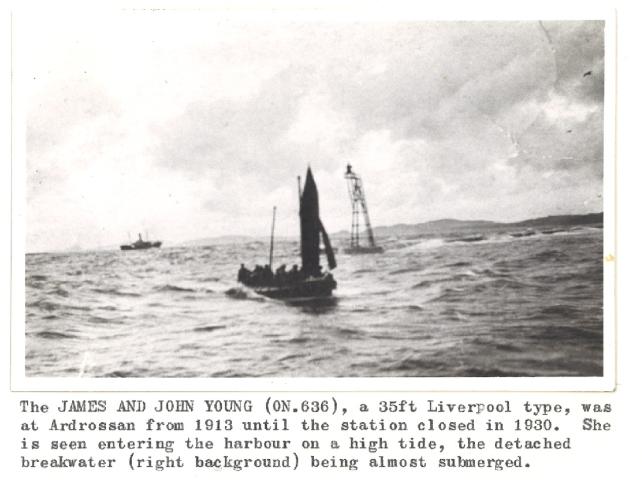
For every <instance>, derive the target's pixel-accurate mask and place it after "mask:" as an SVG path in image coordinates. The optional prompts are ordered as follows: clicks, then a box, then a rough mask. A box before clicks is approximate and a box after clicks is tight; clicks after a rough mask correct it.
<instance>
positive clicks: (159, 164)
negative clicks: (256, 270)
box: [17, 11, 604, 251]
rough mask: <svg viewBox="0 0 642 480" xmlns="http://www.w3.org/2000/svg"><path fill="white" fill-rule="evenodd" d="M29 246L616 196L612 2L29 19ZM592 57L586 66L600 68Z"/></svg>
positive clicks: (502, 215)
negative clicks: (359, 212) (345, 16)
mask: <svg viewBox="0 0 642 480" xmlns="http://www.w3.org/2000/svg"><path fill="white" fill-rule="evenodd" d="M20 28H21V33H22V34H23V38H26V39H28V40H25V41H23V42H22V43H20V44H19V45H18V47H19V48H18V49H17V52H18V54H19V55H20V59H21V62H22V65H23V68H24V71H23V72H22V73H23V74H24V77H25V78H26V84H25V85H23V89H24V91H25V93H26V94H27V100H28V103H27V132H26V135H27V136H26V141H27V150H26V151H27V251H45V250H56V249H64V248H69V247H72V246H75V247H92V246H98V245H109V244H118V243H123V242H124V241H126V240H127V233H128V232H131V234H132V237H133V236H134V234H135V233H136V232H138V231H148V232H149V234H150V237H154V238H158V239H161V240H164V241H166V242H171V243H174V242H181V241H185V240H189V239H195V238H201V237H208V236H217V235H227V234H246V235H267V234H269V226H270V221H271V210H272V206H273V205H276V206H277V208H278V213H277V234H279V235H296V234H297V233H298V223H297V222H298V218H297V196H296V191H297V190H296V188H297V186H296V176H297V175H303V174H304V173H305V169H306V167H307V166H308V165H310V166H311V167H312V170H313V172H314V175H315V177H316V180H317V185H318V188H319V196H320V208H321V216H322V218H323V221H324V223H325V225H326V228H327V229H328V231H331V232H332V231H338V230H342V229H348V228H349V226H350V205H349V201H348V195H347V189H346V185H345V180H344V179H343V171H344V169H345V165H346V163H347V162H350V163H351V164H352V165H353V167H354V170H355V171H357V172H358V173H360V174H361V175H362V177H363V180H364V183H365V191H366V194H367V199H368V203H369V207H370V211H371V217H372V221H373V223H374V224H375V225H389V224H394V223H400V222H406V223H415V222H423V221H427V220H435V219H440V218H459V219H488V220H497V221H512V220H521V219H526V218H531V217H537V216H544V215H554V214H565V213H587V212H597V211H601V210H602V198H601V194H602V173H603V168H602V158H603V154H602V150H603V113H604V108H603V105H604V102H603V96H604V95H603V83H604V41H603V23H602V22H543V23H540V22H510V23H506V22H502V23H488V22H475V23H470V22H435V23H430V22H413V23H385V22H377V23H349V22H343V23H327V22H326V23H307V22H300V23H290V22H283V21H280V22H265V21H254V22H247V21H240V20H238V19H237V20H229V19H227V20H222V19H221V18H220V17H216V16H215V15H210V14H206V13H177V12H149V11H147V12H129V13H123V14H121V15H118V16H113V17H111V16H110V17H107V18H104V17H103V18H97V19H94V20H92V19H87V18H84V19H82V21H80V20H78V21H74V19H71V20H70V21H69V23H67V24H64V25H63V24H60V23H58V22H48V21H47V19H46V18H43V19H41V20H40V21H39V23H34V22H24V21H23V24H22V25H21V26H20ZM589 72H590V73H589Z"/></svg>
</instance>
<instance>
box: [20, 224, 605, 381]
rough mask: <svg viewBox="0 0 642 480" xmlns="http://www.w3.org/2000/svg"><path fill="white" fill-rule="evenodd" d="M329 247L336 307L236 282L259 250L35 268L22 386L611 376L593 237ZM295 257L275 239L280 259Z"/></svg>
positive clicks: (476, 235) (473, 237) (292, 245)
mask: <svg viewBox="0 0 642 480" xmlns="http://www.w3.org/2000/svg"><path fill="white" fill-rule="evenodd" d="M524 232H528V234H527V235H521V234H522V233H524ZM516 234H517V235H516ZM335 243H337V245H338V246H339V253H338V254H337V261H338V264H339V267H338V268H337V269H336V270H335V271H334V275H335V278H336V279H337V282H338V285H339V287H338V289H337V290H336V297H335V299H334V300H333V301H331V302H326V303H323V304H321V303H319V304H316V303H313V304H299V305H297V304H287V303H284V302H279V301H274V300H267V299H265V298H264V297H261V296H259V295H257V294H256V293H255V292H253V291H251V290H248V289H246V288H241V287H239V285H238V284H237V283H236V281H235V279H236V270H237V268H238V265H239V264H240V263H245V264H249V265H254V264H264V263H266V258H265V257H266V252H267V251H268V245H267V244H266V243H265V242H251V243H246V244H239V245H235V244H230V245H220V246H218V245H217V246H210V247H189V248H188V247H186V248H168V249H165V248H163V249H161V250H160V251H155V252H135V254H133V255H128V254H127V252H120V251H114V252H86V253H75V254H37V255H28V256H27V258H26V276H25V285H26V304H25V307H26V327H27V329H26V331H27V335H26V352H25V362H26V371H27V375H30V376H33V375H37V376H68V375H77V374H79V367H78V366H79V365H82V368H81V369H80V371H81V374H82V375H83V376H111V377H145V376H155V377H175V376H205V377H206V376H226V377H243V376H286V377H287V376H327V377H343V376H364V377H372V376H420V377H432V376H476V377H486V376H559V375H563V376H582V375H590V376H594V375H601V374H602V353H603V352H602V331H603V326H602V315H603V312H602V280H603V279H602V231H601V230H599V229H595V228H588V227H580V228H575V229H564V228H558V227H555V226H549V227H542V228H537V229H533V230H527V229H522V230H520V229H514V230H510V231H507V230H506V229H503V230H502V229H497V230H484V231H483V232H481V231H469V232H462V233H458V234H450V235H446V236H443V237H438V236H436V235H432V236H425V237H412V238H410V237H409V238H405V237H398V238H397V237H390V238H384V239H381V243H382V245H384V246H385V249H386V250H385V252H384V253H383V254H378V255H355V256H350V255H346V254H344V253H343V249H342V245H341V241H340V240H338V241H336V242H335ZM297 251H298V242H296V241H285V242H278V243H277V245H276V250H275V252H274V253H275V258H274V262H275V263H276V264H279V265H280V264H283V263H285V264H288V265H291V264H294V263H297V258H296V252H297ZM88 345H90V346H91V361H88V360H87V348H88Z"/></svg>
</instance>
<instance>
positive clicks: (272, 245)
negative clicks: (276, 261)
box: [270, 207, 276, 270]
mask: <svg viewBox="0 0 642 480" xmlns="http://www.w3.org/2000/svg"><path fill="white" fill-rule="evenodd" d="M275 221H276V207H272V233H270V270H272V254H273V253H274V222H275Z"/></svg>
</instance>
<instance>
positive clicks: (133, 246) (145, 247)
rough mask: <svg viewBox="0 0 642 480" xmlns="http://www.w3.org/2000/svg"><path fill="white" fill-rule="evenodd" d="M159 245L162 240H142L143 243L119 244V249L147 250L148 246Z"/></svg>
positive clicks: (154, 246)
mask: <svg viewBox="0 0 642 480" xmlns="http://www.w3.org/2000/svg"><path fill="white" fill-rule="evenodd" d="M161 245H162V242H144V245H136V244H131V245H121V246H120V249H121V250H147V249H150V248H160V246H161Z"/></svg>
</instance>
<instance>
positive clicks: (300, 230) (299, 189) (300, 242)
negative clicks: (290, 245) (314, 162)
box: [296, 175, 303, 265]
mask: <svg viewBox="0 0 642 480" xmlns="http://www.w3.org/2000/svg"><path fill="white" fill-rule="evenodd" d="M296 183H297V188H298V191H299V216H300V215H301V175H297V176H296ZM299 256H300V257H301V265H303V224H302V223H301V222H300V221H299Z"/></svg>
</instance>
